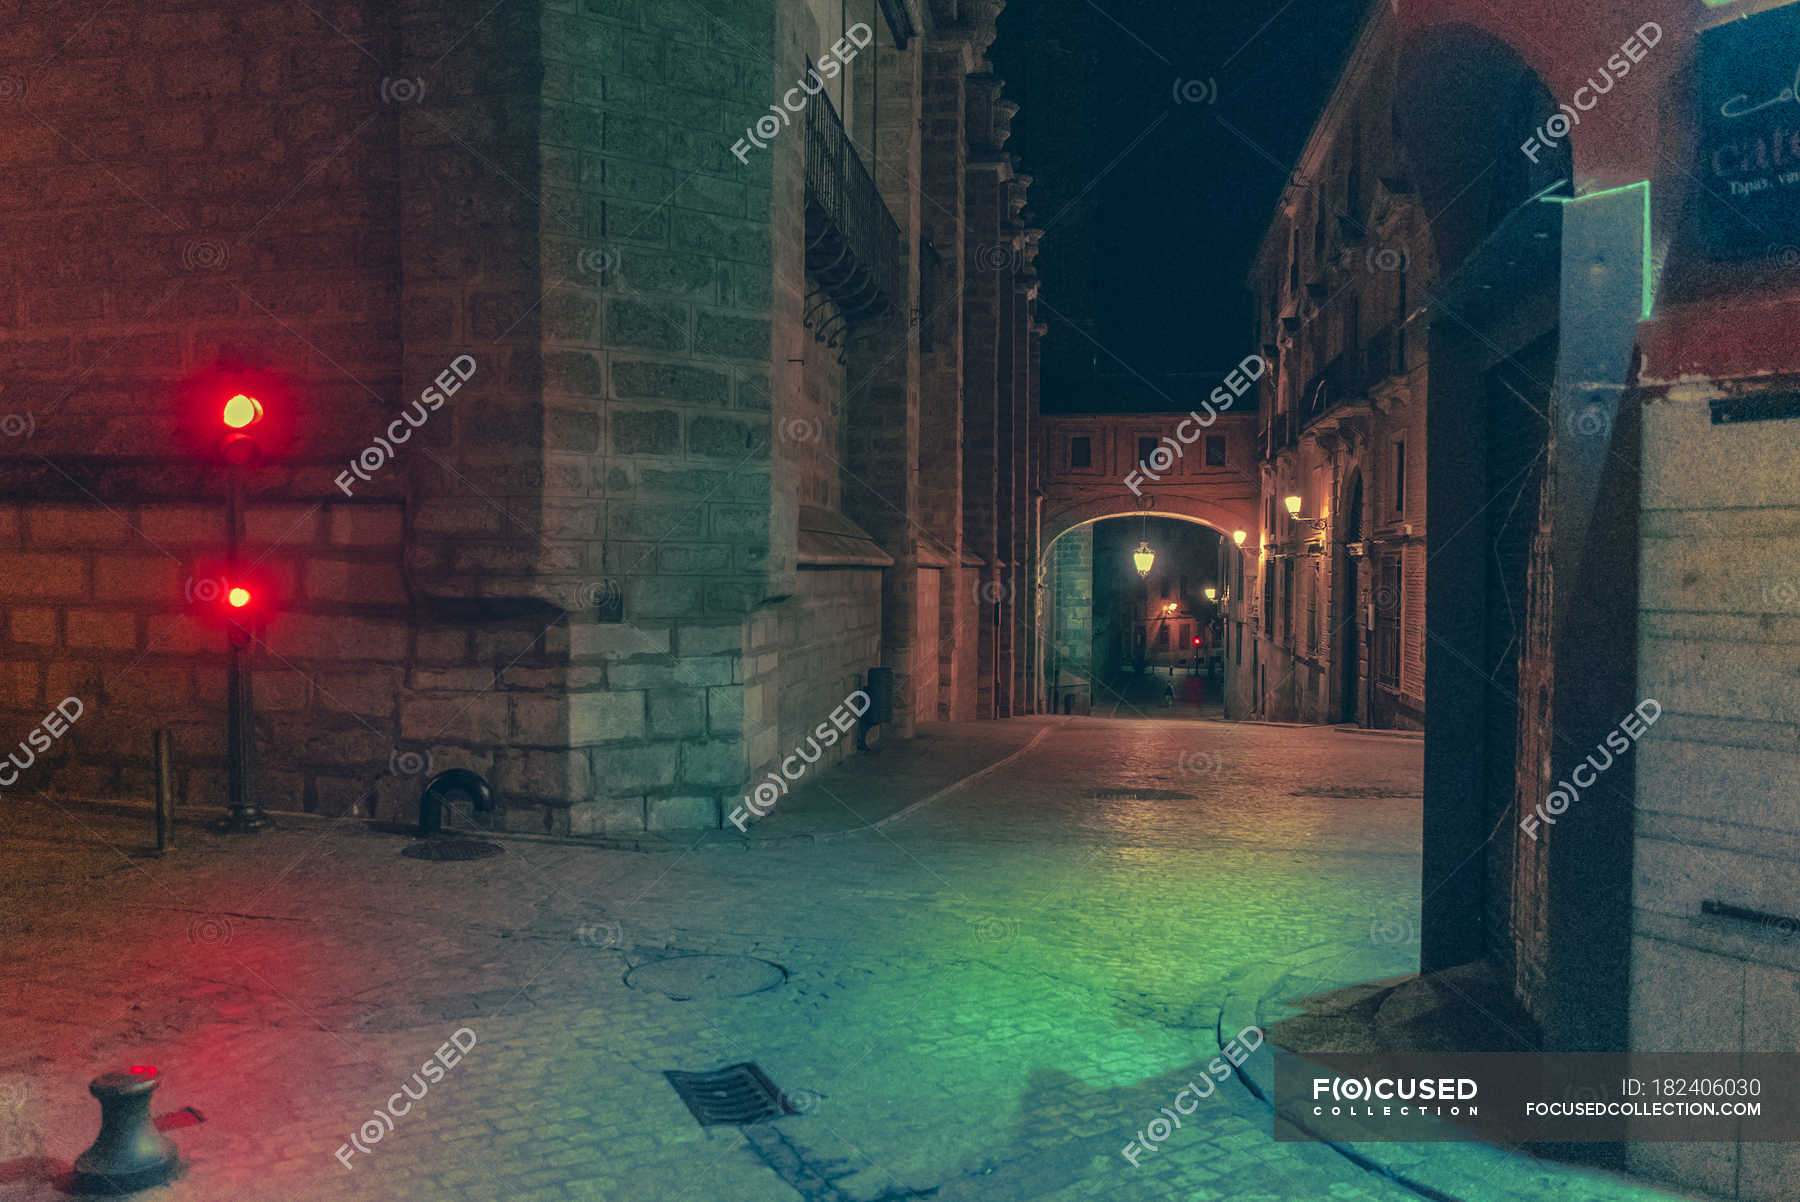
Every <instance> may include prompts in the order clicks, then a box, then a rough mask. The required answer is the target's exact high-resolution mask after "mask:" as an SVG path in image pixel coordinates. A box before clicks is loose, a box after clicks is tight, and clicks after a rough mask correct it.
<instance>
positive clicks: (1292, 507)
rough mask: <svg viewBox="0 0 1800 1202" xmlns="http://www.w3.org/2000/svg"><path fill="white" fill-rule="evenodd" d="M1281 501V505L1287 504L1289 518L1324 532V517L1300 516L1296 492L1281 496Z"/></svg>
mask: <svg viewBox="0 0 1800 1202" xmlns="http://www.w3.org/2000/svg"><path fill="white" fill-rule="evenodd" d="M1281 503H1282V504H1283V505H1286V506H1287V511H1288V517H1289V518H1291V519H1293V520H1294V521H1296V522H1299V523H1300V524H1301V525H1303V526H1310V527H1311V528H1312V529H1314V530H1316V531H1319V532H1321V533H1323V532H1324V530H1325V519H1324V518H1322V517H1321V518H1309V517H1302V516H1300V495H1299V494H1298V493H1290V494H1289V495H1288V496H1286V497H1284V498H1282V502H1281Z"/></svg>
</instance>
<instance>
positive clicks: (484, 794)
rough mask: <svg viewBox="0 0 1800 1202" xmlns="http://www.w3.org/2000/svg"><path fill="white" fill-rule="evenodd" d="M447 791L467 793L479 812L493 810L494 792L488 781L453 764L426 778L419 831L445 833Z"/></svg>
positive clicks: (420, 807) (420, 806)
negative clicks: (445, 798)
mask: <svg viewBox="0 0 1800 1202" xmlns="http://www.w3.org/2000/svg"><path fill="white" fill-rule="evenodd" d="M446 793H461V794H463V795H464V796H466V797H467V798H468V799H469V801H470V803H471V804H472V805H473V806H474V812H475V813H477V814H489V813H492V812H493V809H494V792H493V790H492V789H491V788H489V787H488V783H487V781H485V780H483V779H482V778H481V777H480V776H479V775H478V774H476V773H474V772H470V771H469V770H468V769H467V768H451V769H449V770H447V771H444V772H440V773H438V774H437V775H436V776H434V777H432V778H431V779H430V780H428V781H426V782H425V791H424V792H423V793H420V794H419V834H421V835H436V834H441V833H443V829H444V795H445V794H446Z"/></svg>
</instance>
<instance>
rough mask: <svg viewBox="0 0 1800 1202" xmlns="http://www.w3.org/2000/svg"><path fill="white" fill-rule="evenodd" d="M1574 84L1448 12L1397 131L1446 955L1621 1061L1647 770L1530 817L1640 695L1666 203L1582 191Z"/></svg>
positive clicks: (1407, 83) (1416, 37)
mask: <svg viewBox="0 0 1800 1202" xmlns="http://www.w3.org/2000/svg"><path fill="white" fill-rule="evenodd" d="M1573 86H1574V85H1573V84H1569V83H1567V81H1560V82H1559V84H1558V87H1557V89H1556V90H1553V89H1552V88H1551V87H1549V86H1547V85H1546V83H1545V81H1544V78H1543V77H1542V76H1541V75H1540V74H1539V72H1538V71H1537V70H1535V69H1534V67H1533V66H1532V64H1531V63H1530V62H1529V61H1528V60H1527V58H1526V56H1525V55H1524V54H1523V53H1521V51H1520V50H1519V49H1516V48H1515V47H1513V46H1511V45H1509V44H1507V42H1505V41H1504V40H1502V39H1501V37H1500V36H1497V35H1496V34H1495V33H1493V32H1489V31H1487V30H1485V29H1481V28H1478V27H1477V26H1476V25H1474V24H1461V23H1440V24H1434V25H1427V26H1422V27H1418V28H1415V29H1413V30H1412V31H1411V32H1410V33H1409V34H1408V35H1407V36H1406V37H1405V39H1404V41H1403V43H1402V45H1401V49H1400V54H1399V56H1398V62H1397V65H1396V87H1395V98H1396V100H1395V104H1396V108H1395V124H1396V128H1397V129H1398V132H1399V135H1400V140H1401V145H1402V150H1403V155H1404V158H1405V160H1406V162H1407V170H1408V174H1409V175H1410V176H1411V178H1412V181H1413V183H1414V185H1415V187H1416V190H1417V194H1418V197H1419V200H1420V203H1421V207H1422V209H1423V211H1424V212H1425V213H1426V214H1428V218H1427V221H1426V227H1427V232H1428V238H1429V242H1430V244H1431V247H1432V250H1433V252H1434V257H1435V259H1436V261H1437V265H1438V274H1437V278H1436V279H1435V280H1433V281H1431V282H1430V284H1429V286H1428V287H1427V288H1426V289H1425V290H1424V291H1425V292H1426V294H1427V295H1426V297H1425V302H1426V305H1427V307H1428V308H1429V310H1430V311H1431V313H1432V317H1431V320H1430V322H1429V335H1428V337H1429V349H1428V353H1427V358H1428V360H1429V363H1430V373H1429V383H1428V389H1429V391H1428V395H1427V398H1426V435H1425V440H1424V457H1425V463H1424V468H1425V488H1424V493H1425V510H1426V513H1427V515H1428V520H1429V522H1430V526H1431V529H1432V530H1433V531H1437V532H1440V534H1439V536H1438V537H1436V538H1434V539H1433V541H1432V542H1431V544H1430V552H1431V553H1430V557H1429V570H1428V571H1427V572H1426V578H1425V614H1426V619H1425V621H1426V644H1427V646H1426V655H1425V705H1426V722H1425V728H1426V741H1425V800H1424V831H1423V834H1424V847H1423V865H1422V866H1423V886H1424V891H1425V893H1426V895H1428V896H1430V897H1431V898H1432V904H1431V905H1430V906H1428V907H1426V910H1425V912H1424V914H1423V916H1422V922H1421V939H1420V962H1421V968H1422V970H1424V971H1426V972H1431V971H1436V970H1440V969H1444V968H1448V967H1451V966H1453V965H1457V964H1461V963H1465V962H1468V961H1471V960H1477V959H1482V960H1486V961H1487V962H1488V963H1489V964H1490V965H1492V966H1493V967H1494V968H1495V969H1496V971H1497V973H1498V975H1499V976H1500V977H1501V979H1502V980H1504V981H1507V982H1508V983H1509V984H1511V986H1512V988H1513V991H1514V994H1515V997H1516V998H1517V1000H1518V1001H1519V1002H1520V1003H1521V1005H1522V1006H1523V1007H1524V1008H1525V1009H1526V1010H1527V1011H1528V1012H1529V1013H1530V1014H1531V1016H1532V1017H1533V1018H1534V1019H1535V1020H1536V1021H1537V1022H1538V1023H1539V1024H1540V1025H1541V1028H1542V1031H1543V1038H1544V1045H1545V1047H1546V1048H1547V1049H1548V1050H1557V1051H1597V1050H1601V1049H1603V1048H1609V1047H1618V1046H1624V1040H1625V1032H1626V1028H1625V1014H1626V1001H1627V999H1628V996H1629V946H1630V930H1631V913H1630V905H1631V902H1630V898H1631V889H1632V876H1631V859H1630V846H1631V845H1630V839H1629V838H1628V837H1627V836H1628V834H1629V831H1630V821H1631V815H1630V806H1631V796H1630V789H1631V782H1630V779H1629V768H1626V769H1623V770H1621V771H1619V772H1615V773H1612V774H1609V776H1608V777H1607V778H1606V779H1605V783H1604V787H1603V788H1601V789H1596V790H1594V791H1593V794H1592V796H1591V797H1585V798H1584V802H1583V804H1584V813H1583V821H1582V822H1580V823H1565V824H1564V825H1563V826H1562V827H1560V828H1558V830H1557V832H1556V838H1555V839H1554V840H1548V841H1545V840H1530V839H1527V838H1526V837H1525V836H1524V835H1522V834H1520V833H1519V818H1520V815H1521V814H1523V813H1528V812H1529V811H1530V808H1531V806H1532V804H1533V803H1534V802H1535V801H1536V800H1537V799H1538V798H1541V797H1542V796H1543V795H1544V794H1545V792H1546V791H1547V789H1548V786H1549V782H1548V781H1547V780H1545V779H1543V778H1544V777H1545V776H1546V775H1547V774H1548V773H1549V765H1550V763H1551V762H1552V761H1553V760H1554V759H1555V757H1556V755H1557V754H1558V751H1557V749H1558V748H1560V747H1564V746H1580V745H1583V739H1584V738H1586V739H1587V742H1588V743H1591V742H1592V739H1591V737H1588V736H1587V732H1588V731H1590V730H1596V729H1598V730H1604V729H1606V728H1607V726H1608V725H1610V724H1611V723H1613V722H1616V721H1617V718H1616V715H1617V714H1619V713H1624V712H1626V711H1627V710H1629V709H1630V707H1631V706H1632V704H1634V702H1635V700H1636V697H1637V694H1636V682H1635V680H1633V679H1632V675H1633V674H1632V672H1631V671H1630V670H1629V669H1627V670H1624V671H1621V670H1620V669H1621V665H1630V664H1634V663H1635V651H1636V646H1635V644H1636V618H1637V615H1636V611H1635V608H1634V607H1633V605H1632V604H1630V599H1631V598H1633V597H1634V596H1635V593H1636V587H1635V582H1636V575H1635V573H1636V564H1635V560H1634V559H1633V558H1632V557H1631V552H1632V550H1634V549H1635V547H1636V545H1637V538H1636V529H1635V521H1636V515H1637V512H1638V503H1637V491H1636V489H1637V485H1636V470H1637V469H1636V463H1637V455H1638V451H1637V448H1636V443H1635V441H1634V438H1635V426H1634V425H1633V423H1632V421H1631V420H1629V414H1628V412H1627V411H1628V408H1629V406H1627V405H1625V404H1624V403H1622V402H1623V393H1624V386H1625V383H1626V381H1627V380H1628V379H1629V378H1630V374H1631V368H1630V361H1631V357H1632V347H1633V345H1634V343H1635V340H1636V334H1637V322H1638V320H1639V318H1640V317H1641V311H1642V307H1643V303H1644V296H1645V294H1646V282H1645V281H1644V279H1643V269H1642V267H1641V266H1640V265H1641V264H1643V263H1644V262H1646V261H1647V259H1648V257H1649V254H1648V248H1647V247H1646V245H1645V239H1646V238H1647V237H1648V231H1647V230H1646V229H1645V219H1644V214H1645V212H1646V206H1647V200H1646V196H1645V194H1644V193H1643V191H1642V189H1639V188H1612V189H1602V190H1594V189H1592V188H1591V187H1589V188H1588V189H1587V194H1585V195H1582V196H1580V197H1579V198H1577V196H1576V192H1577V184H1578V182H1579V181H1577V179H1576V164H1577V163H1578V162H1580V161H1582V157H1583V153H1585V152H1584V151H1583V147H1584V145H1585V144H1586V143H1585V141H1584V140H1586V139H1597V138H1601V137H1602V136H1603V135H1602V132H1601V131H1602V130H1603V129H1604V124H1603V122H1602V121H1601V120H1598V119H1596V120H1593V121H1590V122H1588V123H1586V124H1584V125H1582V126H1577V127H1574V128H1569V129H1566V130H1565V131H1564V132H1563V133H1562V134H1561V136H1560V137H1558V138H1555V139H1553V140H1552V142H1551V144H1546V143H1545V141H1544V140H1543V139H1542V138H1538V137H1537V135H1538V133H1539V131H1540V130H1541V129H1543V128H1544V127H1545V126H1546V124H1547V122H1548V121H1549V119H1550V117H1551V116H1552V115H1553V114H1555V113H1557V112H1558V107H1559V106H1558V101H1559V100H1563V99H1566V98H1567V97H1566V96H1565V95H1563V94H1561V93H1563V92H1566V91H1568V90H1570V89H1572V88H1573ZM1609 107H1610V109H1611V110H1621V109H1623V108H1624V107H1628V106H1621V105H1616V104H1615V105H1611V106H1609ZM1614 115H1616V114H1614ZM1527 144H1531V145H1532V150H1531V153H1529V154H1528V153H1526V152H1525V150H1524V147H1525V146H1526V145H1527ZM1490 167H1491V168H1492V169H1491V170H1487V169H1488V168H1490ZM1484 170H1485V171H1486V174H1485V175H1484V174H1483V172H1484ZM1588 183H1589V184H1591V183H1592V180H1591V178H1590V179H1589V180H1588ZM1459 190H1460V191H1459ZM1572 381H1579V382H1581V383H1580V385H1579V387H1580V389H1581V391H1580V392H1579V394H1578V395H1577V394H1572V399H1573V400H1574V401H1575V402H1577V403H1579V404H1580V405H1581V407H1582V408H1583V410H1584V411H1586V410H1589V409H1592V410H1595V411H1596V415H1595V418H1594V419H1593V422H1592V423H1591V424H1595V425H1598V426H1602V427H1604V429H1605V430H1606V434H1605V435H1603V436H1600V437H1588V438H1580V437H1571V432H1570V429H1569V428H1568V426H1567V423H1565V422H1564V421H1562V420H1560V419H1559V416H1558V414H1559V412H1561V411H1562V409H1563V407H1564V406H1565V405H1566V404H1568V403H1569V402H1568V401H1566V400H1565V399H1564V397H1563V395H1562V394H1563V393H1564V392H1565V391H1568V390H1571V389H1573V388H1575V387H1576V385H1574V384H1572V383H1569V382H1572ZM1595 381H1601V382H1615V381H1616V385H1615V384H1610V383H1608V384H1601V385H1596V384H1595V383H1593V382H1595ZM1547 479H1553V480H1554V482H1555V487H1554V489H1547V488H1545V486H1544V483H1543V482H1544V481H1545V480H1547ZM1540 695H1541V696H1542V698H1543V700H1542V701H1541V702H1540V700H1539V697H1540ZM1496 830H1498V831H1500V832H1502V835H1503V837H1499V838H1493V837H1490V832H1491V831H1496ZM1507 836H1509V837H1507Z"/></svg>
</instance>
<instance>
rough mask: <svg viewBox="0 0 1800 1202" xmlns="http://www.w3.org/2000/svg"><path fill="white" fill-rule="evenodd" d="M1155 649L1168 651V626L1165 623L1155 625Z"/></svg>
mask: <svg viewBox="0 0 1800 1202" xmlns="http://www.w3.org/2000/svg"><path fill="white" fill-rule="evenodd" d="M1156 649H1157V650H1158V651H1167V650H1168V649H1169V624H1168V623H1167V622H1158V623H1157V624H1156Z"/></svg>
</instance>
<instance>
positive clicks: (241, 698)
mask: <svg viewBox="0 0 1800 1202" xmlns="http://www.w3.org/2000/svg"><path fill="white" fill-rule="evenodd" d="M226 477H227V480H228V487H227V490H226V512H225V525H226V529H227V538H228V539H229V554H228V555H227V556H226V560H227V562H228V563H229V564H230V565H231V567H230V572H231V578H230V579H229V580H228V581H227V582H226V587H227V589H228V590H229V589H230V588H232V587H236V586H237V585H239V584H240V583H241V582H240V581H239V579H238V575H237V573H238V525H239V520H240V517H241V515H242V512H243V507H244V495H243V487H244V485H243V479H242V477H241V475H240V474H239V471H238V469H237V467H235V466H233V467H230V468H227V469H226ZM227 604H229V602H227ZM229 612H230V611H229V609H228V610H227V613H228V614H229ZM251 637H252V636H251V632H250V631H249V630H248V629H246V628H244V627H241V626H238V625H236V624H235V622H234V623H233V625H232V628H231V630H230V632H229V638H230V641H231V659H230V662H229V663H228V665H227V667H226V677H225V706H226V712H225V752H226V756H227V757H228V759H227V765H226V793H227V799H226V805H227V809H228V813H227V816H226V819H225V830H226V831H228V832H230V833H233V834H254V833H255V832H257V831H260V830H262V829H263V828H264V827H266V826H268V825H269V820H268V818H267V816H265V815H264V814H263V812H262V807H261V806H260V805H258V804H257V802H256V780H255V774H256V707H255V702H254V700H253V698H252V696H251V689H250V642H251Z"/></svg>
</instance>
